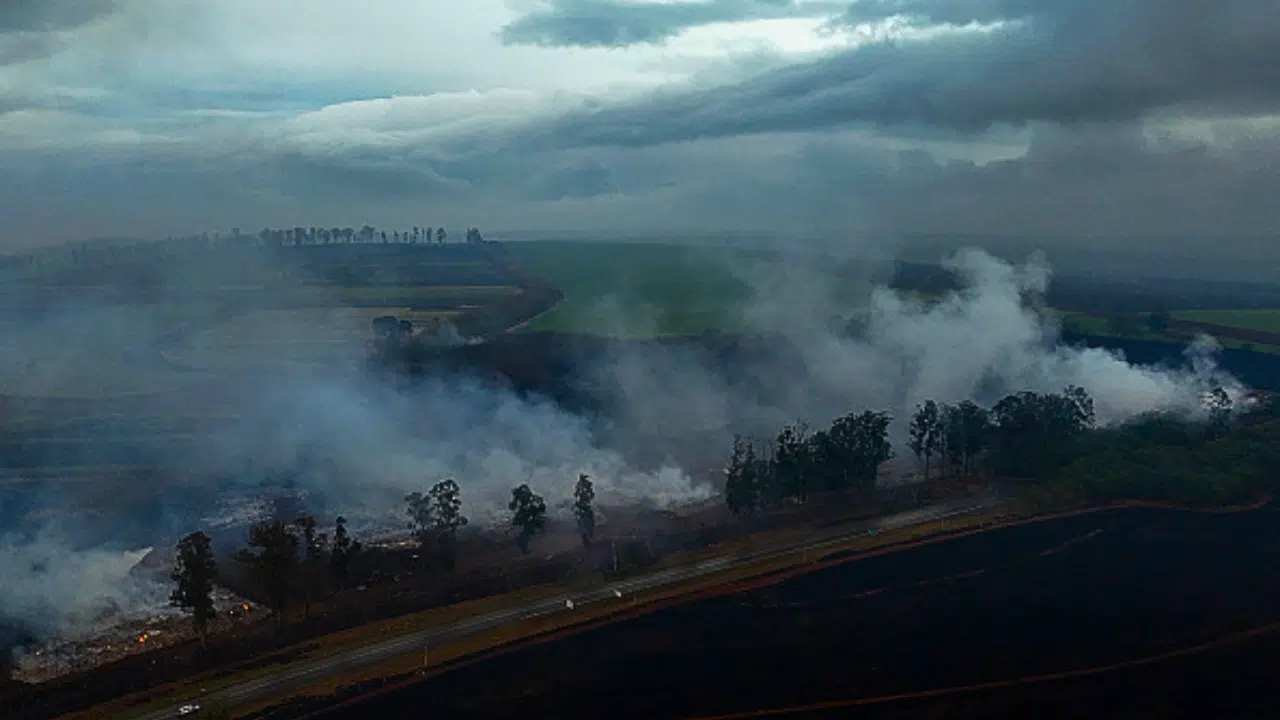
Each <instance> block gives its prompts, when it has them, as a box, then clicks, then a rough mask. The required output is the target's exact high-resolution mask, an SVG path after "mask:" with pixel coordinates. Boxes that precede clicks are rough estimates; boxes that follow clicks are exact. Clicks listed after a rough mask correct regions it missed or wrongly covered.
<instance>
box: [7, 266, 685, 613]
mask: <svg viewBox="0 0 1280 720" xmlns="http://www.w3.org/2000/svg"><path fill="white" fill-rule="evenodd" d="M264 255H265V254H264V253H256V254H252V255H249V256H243V257H226V256H218V255H217V254H213V255H200V254H198V253H196V254H193V255H190V256H187V255H182V254H178V255H177V256H176V257H174V258H172V259H171V260H169V261H168V262H166V263H165V264H163V265H162V266H161V267H159V268H158V269H153V273H152V276H150V277H148V278H146V280H145V282H144V283H141V284H142V285H144V286H145V288H146V292H145V293H141V294H142V295H144V297H140V298H130V297H124V298H119V297H116V298H113V299H112V302H105V301H103V300H101V299H92V300H90V299H86V300H83V301H79V300H76V299H74V292H67V293H62V292H59V291H57V290H56V289H55V290H52V291H50V292H48V293H37V294H36V295H34V296H32V297H29V298H24V300H26V301H27V302H28V306H27V309H26V312H11V313H9V319H8V320H7V322H6V326H5V329H6V331H7V338H6V343H5V346H4V349H3V350H0V361H3V362H0V365H3V368H4V370H5V372H4V373H3V374H0V379H2V380H3V389H0V394H3V395H5V396H6V397H5V398H4V402H5V405H6V408H7V409H9V410H12V411H13V412H11V413H9V415H10V417H9V418H8V419H9V421H10V427H9V430H10V433H11V434H10V438H9V440H10V442H8V443H7V444H6V448H5V452H6V454H7V455H8V456H9V457H8V458H7V459H8V460H13V458H15V457H16V458H22V463H25V468H26V469H27V470H26V471H25V472H24V470H21V469H19V470H10V471H9V473H10V477H7V478H4V479H3V485H0V529H2V531H3V532H2V534H0V577H3V578H4V581H3V582H2V583H0V621H6V622H8V623H12V624H15V625H17V626H18V627H19V628H21V629H23V630H25V631H29V632H35V633H38V634H39V635H42V636H43V635H48V634H52V633H65V632H72V631H75V630H77V629H79V630H83V629H84V628H86V627H88V626H89V625H90V624H91V621H92V620H94V619H95V618H98V617H100V616H101V613H103V612H105V611H104V608H106V609H110V608H112V607H119V608H122V609H126V610H129V609H135V610H142V609H144V608H146V609H148V610H149V609H152V608H154V606H155V603H156V602H157V597H156V596H155V595H154V592H153V591H154V590H155V588H154V587H151V586H149V585H147V586H144V585H145V584H144V583H140V582H138V581H136V580H135V579H134V578H133V577H132V576H130V575H129V574H128V572H127V571H128V569H129V566H131V565H132V564H133V563H134V562H136V560H137V559H138V557H140V556H141V551H138V552H134V549H135V548H145V547H148V546H152V545H162V546H169V545H171V544H172V543H174V542H175V541H176V540H177V538H178V537H179V536H180V535H181V534H183V533H186V532H191V531H194V530H198V529H199V530H207V531H212V532H214V533H215V543H217V542H218V538H219V537H224V538H226V540H225V542H226V543H238V542H243V536H244V534H245V524H246V523H247V522H248V521H250V520H252V519H254V518H256V517H260V516H261V515H262V514H263V513H265V512H268V511H269V510H270V503H269V502H266V500H267V499H268V498H269V497H270V495H271V494H273V493H274V492H275V491H278V490H281V489H286V488H289V489H295V490H297V491H299V492H300V493H302V494H304V495H305V496H306V497H307V498H308V502H309V507H308V509H309V510H311V511H314V512H318V513H321V514H322V515H325V516H327V519H331V518H332V516H333V515H337V514H344V515H347V516H348V517H349V518H351V519H352V524H353V528H354V529H355V530H356V531H357V532H360V531H366V532H379V531H389V530H399V531H403V529H404V523H405V517H404V496H405V495H406V494H407V493H409V492H412V491H425V490H427V489H428V488H429V487H430V486H431V485H432V484H433V483H435V482H437V481H439V480H441V479H443V478H446V477H452V478H455V479H456V480H457V481H458V483H459V484H460V485H461V487H462V493H463V502H464V511H465V512H466V513H467V515H468V516H469V517H470V518H471V519H472V523H473V525H475V526H480V527H485V526H494V525H498V524H500V523H502V521H503V520H504V519H505V517H506V512H507V511H506V504H507V502H508V501H509V499H510V491H511V488H513V487H515V486H516V485H519V484H521V483H529V484H530V485H531V486H532V487H534V488H535V490H536V491H537V492H539V493H541V494H542V495H543V496H544V497H545V498H546V499H547V502H548V505H549V506H550V507H551V508H552V511H553V512H554V513H562V512H564V507H563V506H564V505H565V503H566V502H567V500H568V499H569V497H570V495H571V493H572V489H573V485H574V482H575V481H576V479H577V477H578V474H579V473H588V474H590V475H591V476H592V478H593V480H594V482H595V485H596V491H597V498H598V503H599V504H600V505H602V506H609V505H638V504H642V505H650V506H667V505H670V504H678V503H684V502H688V501H691V500H697V499H701V498H705V497H707V496H708V495H709V494H710V489H709V488H707V487H705V486H702V485H699V484H697V483H695V482H694V481H693V480H692V479H691V478H690V476H689V475H688V474H686V473H685V472H684V471H683V470H681V469H678V468H677V467H675V466H674V465H667V466H661V465H660V466H658V467H656V468H650V469H646V470H644V471H641V470H638V469H636V468H635V467H633V466H632V465H631V464H630V463H629V462H628V461H627V460H626V459H624V457H623V455H621V454H619V453H618V452H615V451H613V450H610V449H608V448H605V447H602V446H600V444H599V443H597V442H596V439H595V438H594V437H593V433H592V428H591V427H590V426H589V423H588V421H587V420H586V419H585V418H582V417H578V416H576V415H573V414H571V413H568V412H566V411H564V410H562V409H561V408H559V407H558V406H556V405H555V404H553V403H551V402H549V401H542V400H538V399H527V398H522V397H518V396H517V395H515V394H513V393H511V392H509V391H507V390H504V389H499V388H495V387H492V386H490V385H486V384H482V383H480V382H478V381H472V380H468V379H466V378H465V377H452V378H449V379H437V380H433V381H429V382H427V383H425V384H423V385H421V386H418V387H415V388H412V389H407V390H405V389H395V388H392V387H391V386H390V384H389V383H387V382H385V380H380V379H375V378H374V377H372V376H371V375H370V374H369V373H368V372H367V369H366V367H365V365H364V360H365V358H366V352H367V351H366V348H365V340H366V339H367V338H368V337H369V334H370V327H369V321H368V317H367V313H366V314H365V316H357V315H356V314H353V313H350V312H345V311H339V310H305V308H316V307H326V306H329V307H331V306H333V305H335V304H339V303H337V302H335V301H334V299H333V298H329V297H325V295H324V292H325V291H324V290H322V289H317V288H315V287H314V286H310V285H306V284H304V283H300V282H297V281H296V280H297V279H296V278H292V279H291V278H290V277H289V272H288V268H287V267H286V266H282V267H263V264H264ZM267 257H269V256H267ZM209 277H215V278H223V279H221V280H220V281H219V282H210V281H208V280H207V278H209ZM225 278H234V279H235V280H234V282H235V283H236V284H237V286H236V287H234V288H231V289H232V290H234V291H244V292H246V293H248V295H249V296H250V297H251V298H252V303H251V304H250V303H245V305H244V306H241V307H237V306H235V305H228V304H226V303H225V301H224V300H223V299H222V298H223V297H225V295H226V293H227V290H228V287H227V285H228V281H227V280H225ZM250 306H251V307H253V308H261V307H268V308H270V307H281V308H291V307H294V308H304V309H303V310H289V309H284V310H259V309H250ZM182 326H185V329H186V332H183V333H174V332H172V331H173V328H175V327H182ZM50 428H56V430H53V431H51V430H50ZM26 433H34V434H35V436H39V437H35V436H33V437H32V438H31V439H30V441H28V439H27V437H26V435H25V434H26ZM51 436H52V437H55V438H56V441H55V442H48V441H47V439H48V438H49V437H51ZM81 441H83V442H81ZM113 442H123V443H124V444H126V445H128V446H129V448H130V450H129V452H128V456H127V457H125V458H123V459H121V460H120V462H121V463H122V464H124V465H126V466H136V467H137V468H138V470H137V472H134V471H132V470H130V469H129V468H128V467H126V469H125V470H124V471H123V472H122V473H121V474H120V476H119V477H114V478H108V477H105V475H106V473H105V472H104V477H96V476H87V477H86V475H84V474H83V473H81V472H73V471H70V470H69V471H68V474H67V475H65V476H59V475H57V474H54V473H51V472H50V470H51V469H52V468H56V467H59V466H64V465H74V464H77V463H79V462H80V461H79V460H78V459H76V458H75V457H74V454H75V453H77V452H82V451H83V448H84V447H89V446H94V447H99V446H103V445H110V444H111V443H113ZM68 448H71V449H70V450H68ZM41 453H47V456H46V455H45V454H41ZM68 453H70V454H68ZM33 458H34V459H33ZM100 462H101V459H100V458H99V459H94V460H92V461H88V462H86V464H90V465H93V464H97V463H100ZM22 463H19V465H21V464H22ZM10 464H11V465H12V463H10ZM143 468H145V469H147V471H146V472H144V471H143ZM86 479H87V480H88V481H87V482H86V481H85V480H86ZM54 509H57V511H58V512H60V513H63V514H65V515H66V516H67V517H68V518H70V519H72V521H70V522H64V523H59V524H57V525H52V524H50V523H48V522H47V518H48V516H49V513H50V512H51V511H53V510H54ZM228 549H229V548H228ZM159 601H160V602H162V601H163V595H162V596H160V597H159Z"/></svg>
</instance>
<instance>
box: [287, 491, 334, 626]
mask: <svg viewBox="0 0 1280 720" xmlns="http://www.w3.org/2000/svg"><path fill="white" fill-rule="evenodd" d="M293 524H294V527H295V528H297V531H298V532H299V533H300V534H301V535H302V563H301V568H300V570H301V572H300V573H299V574H300V575H301V577H300V580H301V582H302V617H303V619H304V620H305V619H310V618H311V600H312V598H313V596H314V593H315V591H316V590H317V589H319V588H320V586H321V585H322V584H323V583H324V577H325V573H324V566H325V556H326V555H328V553H329V536H328V535H326V534H325V533H317V532H316V519H315V518H313V517H311V516H310V515H307V516H305V517H300V518H298V519H297V520H295V521H293Z"/></svg>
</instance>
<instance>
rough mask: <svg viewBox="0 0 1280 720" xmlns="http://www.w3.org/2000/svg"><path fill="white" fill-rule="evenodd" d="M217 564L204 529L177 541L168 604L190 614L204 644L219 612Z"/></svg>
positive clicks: (197, 633)
mask: <svg viewBox="0 0 1280 720" xmlns="http://www.w3.org/2000/svg"><path fill="white" fill-rule="evenodd" d="M217 575H218V566H217V563H216V562H215V561H214V556H213V541H212V540H210V539H209V536H208V535H205V534H204V533H202V532H194V533H191V534H190V535H187V536H186V537H184V538H182V540H180V541H179V542H178V552H177V557H176V558H175V560H174V567H173V572H172V573H170V575H169V578H170V579H171V580H173V582H174V588H173V592H172V593H171V594H170V595H169V604H170V605H172V606H173V607H176V608H181V609H183V610H186V611H187V612H188V613H190V615H191V627H192V629H194V630H195V632H196V635H197V636H199V638H200V644H201V645H204V644H206V642H207V641H208V637H209V624H210V623H211V622H213V619H214V617H215V616H216V615H217V612H216V610H215V609H214V606H213V583H214V581H215V579H216V578H217Z"/></svg>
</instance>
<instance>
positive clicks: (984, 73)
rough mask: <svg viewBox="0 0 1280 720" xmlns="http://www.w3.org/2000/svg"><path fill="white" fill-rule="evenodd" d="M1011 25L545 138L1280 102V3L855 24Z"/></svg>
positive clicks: (971, 13)
mask: <svg viewBox="0 0 1280 720" xmlns="http://www.w3.org/2000/svg"><path fill="white" fill-rule="evenodd" d="M901 11H911V12H912V14H911V16H910V17H909V18H908V20H910V21H912V22H917V23H920V24H934V23H937V22H943V21H945V22H949V23H955V24H964V23H966V22H982V23H986V24H988V25H990V24H993V23H996V22H1001V21H1003V22H1004V24H1001V25H996V26H995V27H989V28H988V29H986V30H981V31H979V30H968V31H965V32H946V33H941V34H935V35H932V36H926V37H918V38H914V39H898V40H894V41H888V42H879V43H874V44H868V45H863V46H860V47H857V48H854V49H851V50H848V51H845V52H841V53H838V54H835V55H832V56H828V57H824V58H822V59H819V60H816V61H812V62H806V63H801V64H798V65H793V66H789V67H785V68H781V69H778V70H774V71H771V72H765V73H761V74H759V75H757V76H755V77H752V78H750V79H747V80H744V81H741V82H739V83H736V84H733V85H728V86H722V87H718V88H715V89H712V90H702V91H698V92H667V93H663V94H658V95H655V96H653V97H651V98H649V99H647V100H644V101H640V102H636V103H632V104H629V105H625V106H620V107H613V108H609V109H605V110H601V111H597V112H594V113H583V114H578V115H574V116H570V117H567V118H565V119H563V120H561V121H560V122H558V123H556V124H554V126H552V127H549V128H546V129H545V131H544V132H543V133H541V134H540V136H539V137H538V139H537V141H538V142H540V143H545V144H548V145H553V146H569V147H572V146H583V145H613V146H623V147H643V146H647V145H654V144H660V143H665V142H679V141H687V140H696V139H700V138H710V137H723V136H732V135H745V134H752V133H761V132H801V131H809V130H824V129H831V128H835V127H841V126H851V125H857V124H876V125H886V126H888V125H900V126H903V125H905V126H911V125H928V126H933V127H939V128H947V129H950V130H954V131H960V132H980V131H984V130H987V129H989V128H991V127H992V126H997V125H1005V124H1008V125H1021V124H1024V123H1028V122H1035V121H1048V122H1061V123H1080V122H1093V121H1126V120H1133V119H1137V118H1141V117H1143V116H1145V115H1147V114H1150V113H1152V112H1157V111H1177V112H1190V113H1203V114H1217V115H1230V114H1247V113H1254V112H1265V111H1269V110H1274V109H1276V108H1277V107H1280V73H1277V72H1275V68H1276V67H1280V42H1277V38H1280V3H1275V2H1258V1H1257V0H1165V1H1164V2H1149V1H1147V0H1142V1H1138V0H1077V1H1075V2H1063V1H1062V0H985V1H984V0H976V1H969V2H961V1H960V0H954V1H947V0H939V1H938V2H934V3H928V2H925V1H924V0H906V1H904V2H898V3H889V2H870V3H857V4H855V5H854V6H852V7H851V8H850V9H849V11H848V12H847V13H846V14H845V15H844V16H843V18H842V22H847V23H858V22H872V21H878V20H883V19H885V18H886V17H889V16H895V15H896V14H897V13H898V12H901Z"/></svg>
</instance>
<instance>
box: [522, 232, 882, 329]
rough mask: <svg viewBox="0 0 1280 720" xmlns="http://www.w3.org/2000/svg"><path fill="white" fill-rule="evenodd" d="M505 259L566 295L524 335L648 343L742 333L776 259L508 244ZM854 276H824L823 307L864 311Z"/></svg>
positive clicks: (836, 271)
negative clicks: (666, 338)
mask: <svg viewBox="0 0 1280 720" xmlns="http://www.w3.org/2000/svg"><path fill="white" fill-rule="evenodd" d="M507 253H508V255H509V256H510V257H511V259H512V260H513V261H514V263H515V264H517V265H519V266H520V267H522V268H523V269H525V270H527V271H529V272H531V273H533V274H535V275H538V276H540V277H542V278H545V279H547V280H548V281H550V282H551V283H552V284H554V285H556V286H557V287H559V288H560V289H561V290H563V291H564V293H565V300H564V301H563V302H561V303H560V305H559V306H557V307H556V308H554V309H553V310H551V311H549V312H547V313H545V314H543V315H541V316H539V317H538V318H537V319H535V320H534V321H533V322H531V323H528V324H527V325H525V326H524V327H522V328H521V330H523V331H525V332H543V331H557V332H571V333H587V334H606V335H614V336H619V337H653V336H662V335H693V334H698V333H702V332H706V331H714V330H720V331H725V332H732V331H735V330H742V329H744V328H745V327H746V326H747V325H749V324H750V322H749V320H748V318H749V315H750V309H749V308H750V307H751V306H752V304H753V301H754V300H756V299H757V298H759V297H761V295H762V294H764V293H767V289H763V288H759V287H758V286H759V284H760V283H761V278H765V277H767V276H769V275H770V274H775V275H777V274H780V273H778V272H777V271H778V270H779V266H780V263H779V261H778V256H777V255H776V254H772V253H768V252H764V251H751V250H742V249H733V248H708V247H694V246H684V245H665V244H659V243H592V242H558V241H556V242H552V241H538V242H527V243H511V244H509V245H508V246H507ZM854 269H855V268H852V267H851V266H842V265H840V264H835V265H830V264H829V265H827V266H825V267H824V268H823V270H822V271H821V272H822V275H823V276H824V277H823V278H822V280H824V281H827V282H826V283H825V284H829V285H830V286H831V288H830V290H831V292H830V293H829V294H827V296H826V297H823V298H822V301H823V303H824V305H828V306H829V307H830V308H833V309H835V310H838V311H843V312H845V313H846V314H847V313H851V312H853V311H855V310H857V309H858V308H859V307H861V306H862V304H863V302H864V298H865V294H866V286H865V285H862V284H860V283H847V284H843V283H841V278H842V277H848V276H852V274H853V273H852V271H853V270H854ZM810 285H812V284H810ZM809 289H810V290H812V289H813V288H812V287H811V286H810V288H809Z"/></svg>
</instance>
